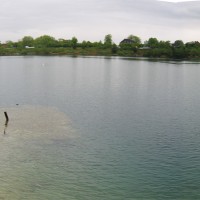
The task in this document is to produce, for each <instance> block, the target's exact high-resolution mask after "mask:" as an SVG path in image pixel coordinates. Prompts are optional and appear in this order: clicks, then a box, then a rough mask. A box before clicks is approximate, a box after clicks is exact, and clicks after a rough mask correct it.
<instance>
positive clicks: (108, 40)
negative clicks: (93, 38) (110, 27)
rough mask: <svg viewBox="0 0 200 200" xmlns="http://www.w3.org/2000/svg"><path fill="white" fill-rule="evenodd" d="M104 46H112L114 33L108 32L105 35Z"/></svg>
mask: <svg viewBox="0 0 200 200" xmlns="http://www.w3.org/2000/svg"><path fill="white" fill-rule="evenodd" d="M104 46H105V47H106V48H109V47H111V46H112V35H111V34H108V35H105V38H104Z"/></svg>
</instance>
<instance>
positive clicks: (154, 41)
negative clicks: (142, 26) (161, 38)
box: [147, 38, 159, 48]
mask: <svg viewBox="0 0 200 200" xmlns="http://www.w3.org/2000/svg"><path fill="white" fill-rule="evenodd" d="M147 46H148V47H151V48H157V47H158V46H159V42H158V39H157V38H149V40H148V41H147Z"/></svg>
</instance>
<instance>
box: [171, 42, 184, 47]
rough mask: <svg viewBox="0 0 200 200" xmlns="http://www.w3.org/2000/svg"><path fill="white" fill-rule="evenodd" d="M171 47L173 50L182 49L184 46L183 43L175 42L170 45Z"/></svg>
mask: <svg viewBox="0 0 200 200" xmlns="http://www.w3.org/2000/svg"><path fill="white" fill-rule="evenodd" d="M172 46H173V47H174V48H183V47H184V46H185V45H184V43H183V41H182V40H176V41H175V42H174V43H173V44H172Z"/></svg>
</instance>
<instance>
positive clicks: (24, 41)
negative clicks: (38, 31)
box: [21, 36, 34, 47]
mask: <svg viewBox="0 0 200 200" xmlns="http://www.w3.org/2000/svg"><path fill="white" fill-rule="evenodd" d="M21 42H22V45H23V47H25V46H29V47H32V46H33V45H34V39H33V37H31V36H24V37H23V38H22V41H21Z"/></svg>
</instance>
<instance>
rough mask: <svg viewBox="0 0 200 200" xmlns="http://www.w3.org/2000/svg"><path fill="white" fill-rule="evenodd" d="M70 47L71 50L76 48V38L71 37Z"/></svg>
mask: <svg viewBox="0 0 200 200" xmlns="http://www.w3.org/2000/svg"><path fill="white" fill-rule="evenodd" d="M71 45H72V48H73V49H76V48H77V45H78V39H77V38H76V37H73V38H72V39H71Z"/></svg>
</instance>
